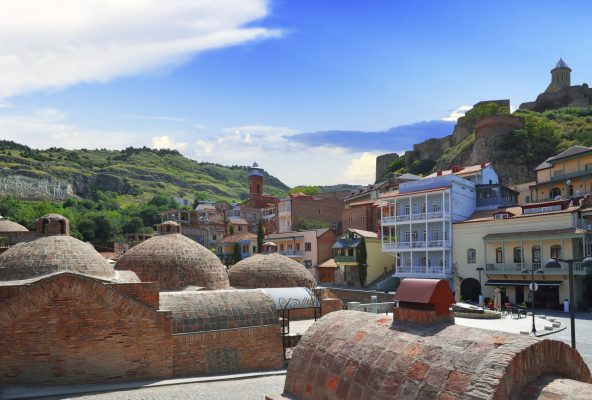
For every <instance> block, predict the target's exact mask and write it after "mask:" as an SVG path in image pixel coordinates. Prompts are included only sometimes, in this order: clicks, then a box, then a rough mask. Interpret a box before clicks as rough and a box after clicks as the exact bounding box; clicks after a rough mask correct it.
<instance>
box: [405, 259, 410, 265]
mask: <svg viewBox="0 0 592 400" xmlns="http://www.w3.org/2000/svg"><path fill="white" fill-rule="evenodd" d="M405 265H406V266H408V267H410V266H411V258H408V259H406V260H405Z"/></svg>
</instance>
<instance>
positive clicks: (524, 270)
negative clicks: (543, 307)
mask: <svg viewBox="0 0 592 400" xmlns="http://www.w3.org/2000/svg"><path fill="white" fill-rule="evenodd" d="M521 272H522V273H523V274H528V273H529V272H530V290H531V291H532V330H531V331H530V333H532V335H533V336H536V327H535V326H534V292H536V289H537V287H536V283H535V281H534V273H535V272H536V273H537V274H544V273H545V271H543V270H542V269H541V268H539V269H534V267H533V266H531V268H530V269H527V268H524V269H523V270H522V271H521Z"/></svg>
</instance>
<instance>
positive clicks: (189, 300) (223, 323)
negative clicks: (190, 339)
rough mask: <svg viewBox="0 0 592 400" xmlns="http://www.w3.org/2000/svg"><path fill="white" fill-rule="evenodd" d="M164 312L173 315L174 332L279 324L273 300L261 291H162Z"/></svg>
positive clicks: (161, 307) (161, 300)
mask: <svg viewBox="0 0 592 400" xmlns="http://www.w3.org/2000/svg"><path fill="white" fill-rule="evenodd" d="M160 309H161V310H170V311H172V312H173V333H174V334H178V333H191V332H204V331H215V330H222V329H235V328H242V327H251V326H261V325H279V319H278V315H277V312H276V310H275V307H274V305H273V301H271V299H270V298H269V297H267V296H266V295H265V294H264V293H263V292H261V291H259V290H217V291H212V292H197V291H187V292H162V293H160Z"/></svg>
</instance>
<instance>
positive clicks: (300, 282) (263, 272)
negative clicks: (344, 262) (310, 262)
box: [228, 253, 316, 289]
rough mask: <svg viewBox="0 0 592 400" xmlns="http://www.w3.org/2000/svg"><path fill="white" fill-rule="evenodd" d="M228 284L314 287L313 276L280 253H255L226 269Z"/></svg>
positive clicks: (256, 286) (261, 286)
mask: <svg viewBox="0 0 592 400" xmlns="http://www.w3.org/2000/svg"><path fill="white" fill-rule="evenodd" d="M228 278H229V280H230V285H231V286H233V287H241V288H251V289H255V288H277V287H300V286H304V287H314V286H316V281H315V278H314V277H313V276H312V274H311V273H310V272H308V270H307V269H306V268H305V267H304V265H302V264H300V263H299V262H296V261H294V260H292V259H290V258H289V257H286V256H284V255H281V254H277V253H273V254H255V255H253V256H251V257H249V258H245V259H244V260H242V261H239V262H238V263H236V264H235V265H233V266H232V267H231V268H230V270H229V271H228Z"/></svg>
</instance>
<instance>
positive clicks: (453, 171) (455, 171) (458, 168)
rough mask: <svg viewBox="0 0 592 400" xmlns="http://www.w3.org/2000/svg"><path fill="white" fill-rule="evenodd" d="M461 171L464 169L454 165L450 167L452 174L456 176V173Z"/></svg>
mask: <svg viewBox="0 0 592 400" xmlns="http://www.w3.org/2000/svg"><path fill="white" fill-rule="evenodd" d="M463 169H464V168H463V167H459V166H458V165H455V166H454V167H452V173H453V174H456V173H457V172H460V171H462V170H463Z"/></svg>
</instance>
